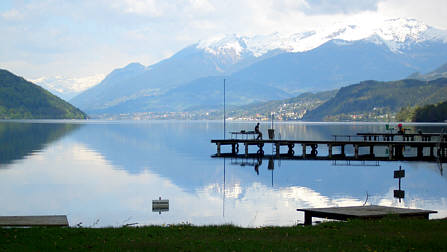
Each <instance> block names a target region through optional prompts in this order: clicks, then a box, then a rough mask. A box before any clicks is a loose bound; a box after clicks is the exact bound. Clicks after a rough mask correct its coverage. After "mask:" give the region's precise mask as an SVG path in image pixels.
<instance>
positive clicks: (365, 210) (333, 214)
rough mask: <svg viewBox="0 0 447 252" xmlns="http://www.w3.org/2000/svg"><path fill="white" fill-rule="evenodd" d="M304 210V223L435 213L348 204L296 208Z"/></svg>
mask: <svg viewBox="0 0 447 252" xmlns="http://www.w3.org/2000/svg"><path fill="white" fill-rule="evenodd" d="M297 211H303V212H304V225H312V217H318V218H327V219H335V220H348V219H378V218H383V217H385V216H388V215H394V216H399V217H415V218H424V219H428V217H429V214H431V213H437V211H432V210H422V209H410V208H397V207H386V206H375V205H372V206H350V207H328V208H306V209H297Z"/></svg>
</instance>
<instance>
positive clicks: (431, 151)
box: [430, 146, 435, 158]
mask: <svg viewBox="0 0 447 252" xmlns="http://www.w3.org/2000/svg"><path fill="white" fill-rule="evenodd" d="M430 157H431V158H434V157H435V153H434V150H433V146H430Z"/></svg>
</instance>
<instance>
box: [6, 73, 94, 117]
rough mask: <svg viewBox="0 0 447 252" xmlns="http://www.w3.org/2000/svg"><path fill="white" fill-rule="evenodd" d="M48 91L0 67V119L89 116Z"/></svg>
mask: <svg viewBox="0 0 447 252" xmlns="http://www.w3.org/2000/svg"><path fill="white" fill-rule="evenodd" d="M86 118H87V116H86V114H84V113H83V112H82V111H80V110H79V109H77V108H75V107H73V106H72V105H70V104H69V103H67V102H65V101H64V100H62V99H60V98H58V97H57V96H55V95H53V94H51V93H50V92H48V91H47V90H45V89H43V88H41V87H39V86H37V85H35V84H33V83H31V82H29V81H27V80H25V79H24V78H22V77H19V76H16V75H14V74H12V73H10V72H8V71H6V70H3V69H0V119H86Z"/></svg>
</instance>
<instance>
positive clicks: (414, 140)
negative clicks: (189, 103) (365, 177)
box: [211, 133, 447, 162]
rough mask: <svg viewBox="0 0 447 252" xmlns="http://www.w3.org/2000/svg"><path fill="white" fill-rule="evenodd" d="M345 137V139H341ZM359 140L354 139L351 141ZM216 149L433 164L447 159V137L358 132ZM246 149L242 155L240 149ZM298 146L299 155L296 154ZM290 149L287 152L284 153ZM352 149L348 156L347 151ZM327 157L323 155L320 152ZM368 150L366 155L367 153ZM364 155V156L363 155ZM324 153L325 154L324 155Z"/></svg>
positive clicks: (232, 142) (236, 142)
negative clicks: (352, 134)
mask: <svg viewBox="0 0 447 252" xmlns="http://www.w3.org/2000/svg"><path fill="white" fill-rule="evenodd" d="M340 138H342V140H340ZM354 138H355V139H356V140H352V139H354ZM211 143H215V144H216V146H217V153H216V154H215V155H213V156H212V157H258V156H261V157H263V158H267V159H270V158H272V159H278V158H280V159H285V160H372V161H430V162H445V161H446V160H447V142H446V136H445V135H443V134H441V133H430V134H425V133H424V134H404V135H403V134H390V133H383V134H373V133H359V134H358V135H356V136H338V139H337V136H334V140H316V141H312V140H277V139H269V140H254V139H222V140H211ZM266 144H271V145H272V149H273V151H272V154H270V155H268V154H264V146H265V145H266ZM223 146H231V152H227V153H224V152H222V147H223ZM240 146H243V148H244V151H243V154H239V148H240ZM295 146H301V148H297V149H298V152H299V151H301V153H295ZM253 147H254V148H255V150H256V152H250V149H253ZM281 147H287V152H281ZM347 148H352V149H353V153H351V154H349V153H348V152H347V151H346V149H347ZM322 149H324V150H326V152H327V155H321V153H320V155H319V154H318V153H319V150H322ZM365 150H366V153H365ZM362 152H363V153H362ZM322 153H323V152H322Z"/></svg>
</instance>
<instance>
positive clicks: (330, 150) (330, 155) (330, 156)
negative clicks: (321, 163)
mask: <svg viewBox="0 0 447 252" xmlns="http://www.w3.org/2000/svg"><path fill="white" fill-rule="evenodd" d="M327 149H328V152H329V158H332V144H328V145H327Z"/></svg>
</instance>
